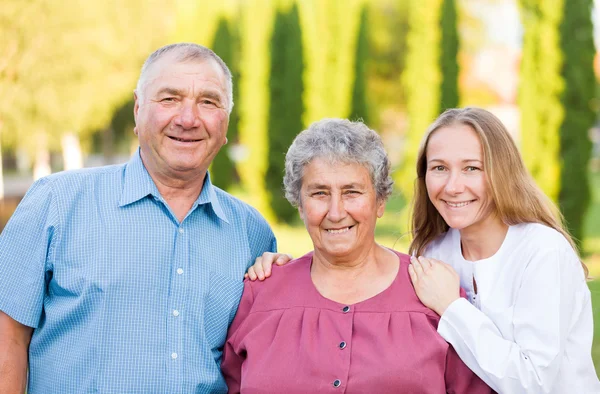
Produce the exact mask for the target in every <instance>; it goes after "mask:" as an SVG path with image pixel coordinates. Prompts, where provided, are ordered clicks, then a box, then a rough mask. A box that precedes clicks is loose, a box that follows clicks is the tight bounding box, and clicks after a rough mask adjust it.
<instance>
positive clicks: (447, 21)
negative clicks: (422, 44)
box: [440, 0, 459, 112]
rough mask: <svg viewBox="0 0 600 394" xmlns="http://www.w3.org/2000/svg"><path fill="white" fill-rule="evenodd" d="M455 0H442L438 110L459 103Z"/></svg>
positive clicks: (452, 106)
mask: <svg viewBox="0 0 600 394" xmlns="http://www.w3.org/2000/svg"><path fill="white" fill-rule="evenodd" d="M457 22H458V20H457V12H456V0H442V10H441V21H440V26H441V27H442V37H441V44H440V46H441V51H442V53H441V57H440V69H441V72H442V86H441V97H440V112H442V111H444V110H446V109H448V108H456V107H458V105H459V92H458V72H459V68H458V48H459V39H458V28H457V24H458V23H457Z"/></svg>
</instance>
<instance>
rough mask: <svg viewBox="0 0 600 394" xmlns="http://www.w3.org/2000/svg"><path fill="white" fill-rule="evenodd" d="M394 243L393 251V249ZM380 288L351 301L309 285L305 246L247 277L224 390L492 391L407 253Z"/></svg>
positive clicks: (229, 349) (225, 370) (227, 357)
mask: <svg viewBox="0 0 600 394" xmlns="http://www.w3.org/2000/svg"><path fill="white" fill-rule="evenodd" d="M396 253H397V252H396ZM397 254H398V257H399V259H400V269H399V271H398V275H397V277H396V279H395V280H394V282H392V284H391V285H390V286H389V287H388V288H387V289H385V290H384V291H383V292H381V293H379V294H378V295H376V296H374V297H372V298H369V299H367V300H365V301H361V302H359V303H356V304H353V305H344V304H340V303H337V302H335V301H332V300H329V299H327V298H325V297H323V296H322V295H321V294H320V293H319V292H318V291H317V289H316V288H315V286H314V284H313V282H312V279H311V276H310V266H311V262H312V252H311V253H309V254H307V255H305V256H303V257H301V258H299V259H297V260H295V261H293V262H290V263H289V264H287V265H285V266H283V267H276V266H274V267H273V273H272V276H271V277H270V278H269V279H267V280H265V281H264V282H258V281H256V282H250V281H246V283H245V285H244V294H243V296H242V300H241V303H240V306H239V309H238V311H237V315H236V316H235V319H234V321H233V323H232V325H231V327H230V329H229V333H228V339H227V343H226V344H225V349H224V352H223V362H222V366H221V368H222V371H223V375H224V376H225V381H226V382H227V385H228V387H229V392H230V393H240V392H241V393H285V394H292V393H347V394H351V393H420V394H424V393H446V392H447V393H469V394H478V393H490V392H491V389H490V388H489V387H488V386H486V385H485V383H483V382H482V381H481V380H480V379H479V378H478V377H477V376H476V375H475V374H474V373H473V372H471V370H469V369H468V368H467V367H466V366H465V365H464V364H463V362H462V361H461V360H460V359H459V358H458V356H457V354H456V353H455V352H454V349H452V347H450V346H449V345H448V343H447V342H446V341H444V339H442V337H441V336H439V335H438V333H437V331H436V329H437V325H438V320H439V316H438V315H437V314H436V313H435V312H433V311H432V310H430V309H428V308H426V307H425V306H424V305H423V304H421V302H420V301H419V300H418V298H417V296H416V294H415V291H414V289H413V287H412V284H411V283H410V278H409V276H408V264H409V256H407V255H405V254H401V253H397Z"/></svg>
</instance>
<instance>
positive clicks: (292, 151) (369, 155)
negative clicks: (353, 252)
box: [283, 119, 394, 207]
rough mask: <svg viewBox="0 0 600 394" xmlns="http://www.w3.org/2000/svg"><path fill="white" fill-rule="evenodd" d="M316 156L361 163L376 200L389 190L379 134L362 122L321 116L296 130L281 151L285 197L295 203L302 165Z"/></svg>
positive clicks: (389, 182)
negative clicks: (302, 129) (288, 146)
mask: <svg viewBox="0 0 600 394" xmlns="http://www.w3.org/2000/svg"><path fill="white" fill-rule="evenodd" d="M316 158H323V159H326V160H328V161H330V162H331V163H358V164H360V165H362V166H364V167H365V168H366V169H367V170H368V171H369V175H370V176H371V182H372V183H373V188H374V189H375V192H376V194H377V200H378V201H382V200H383V201H386V200H387V199H388V197H389V196H390V194H391V193H392V185H393V184H394V182H393V181H392V178H391V176H390V160H389V158H388V155H387V153H386V151H385V148H384V147H383V142H382V141H381V137H379V135H378V134H377V133H376V132H375V131H373V130H371V129H370V128H368V127H367V126H366V125H365V124H364V123H362V122H351V121H349V120H347V119H323V120H320V121H318V122H315V123H313V124H311V125H310V126H309V127H308V129H306V130H304V131H302V132H301V133H300V134H298V135H297V136H296V139H294V142H293V143H292V145H291V146H290V148H289V149H288V151H287V154H286V155H285V176H284V178H283V185H284V188H285V197H286V198H287V199H288V201H289V202H290V204H292V205H293V206H295V207H298V206H301V200H300V189H301V188H302V177H303V176H304V168H305V167H306V166H307V165H308V164H309V163H310V162H311V161H312V160H314V159H316Z"/></svg>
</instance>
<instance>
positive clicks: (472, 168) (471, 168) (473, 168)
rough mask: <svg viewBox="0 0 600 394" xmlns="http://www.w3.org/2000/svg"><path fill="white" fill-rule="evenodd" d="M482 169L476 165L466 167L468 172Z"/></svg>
mask: <svg viewBox="0 0 600 394" xmlns="http://www.w3.org/2000/svg"><path fill="white" fill-rule="evenodd" d="M480 170H481V169H480V168H479V167H475V166H468V167H466V168H465V171H467V172H473V171H480Z"/></svg>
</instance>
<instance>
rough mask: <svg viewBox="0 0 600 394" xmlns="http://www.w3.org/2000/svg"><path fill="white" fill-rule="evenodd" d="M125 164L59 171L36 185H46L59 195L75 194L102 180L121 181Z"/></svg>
mask: <svg viewBox="0 0 600 394" xmlns="http://www.w3.org/2000/svg"><path fill="white" fill-rule="evenodd" d="M124 168H125V164H119V165H110V166H103V167H92V168H82V169H79V170H69V171H61V172H57V173H54V174H51V175H48V176H46V177H43V178H40V179H39V180H38V181H36V183H39V184H43V185H46V186H47V187H48V188H50V189H52V190H54V191H56V192H57V193H60V194H70V193H76V192H77V191H78V190H80V189H81V188H82V186H85V185H87V184H89V183H90V182H92V183H93V182H95V181H99V180H103V179H110V178H111V177H112V178H114V179H119V180H120V179H121V176H122V173H123V170H124Z"/></svg>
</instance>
